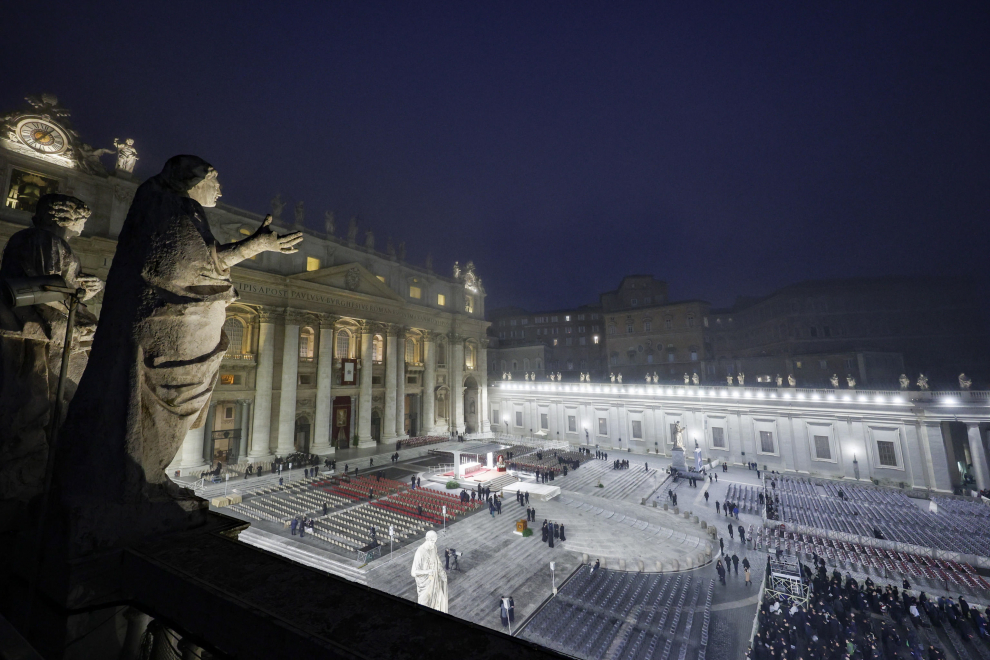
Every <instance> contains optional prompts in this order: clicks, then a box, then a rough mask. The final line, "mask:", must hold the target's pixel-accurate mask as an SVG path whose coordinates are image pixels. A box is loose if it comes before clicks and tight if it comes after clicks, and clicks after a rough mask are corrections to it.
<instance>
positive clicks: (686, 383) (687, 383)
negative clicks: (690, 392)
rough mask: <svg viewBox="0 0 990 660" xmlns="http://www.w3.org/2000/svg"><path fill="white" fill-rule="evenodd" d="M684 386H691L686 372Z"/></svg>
mask: <svg viewBox="0 0 990 660" xmlns="http://www.w3.org/2000/svg"><path fill="white" fill-rule="evenodd" d="M684 384H685V385H690V384H691V377H690V376H688V375H687V372H686V371H685V372H684Z"/></svg>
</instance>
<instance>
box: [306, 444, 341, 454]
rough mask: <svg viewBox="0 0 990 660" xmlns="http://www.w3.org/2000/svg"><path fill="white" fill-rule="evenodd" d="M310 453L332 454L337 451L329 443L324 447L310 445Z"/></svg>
mask: <svg viewBox="0 0 990 660" xmlns="http://www.w3.org/2000/svg"><path fill="white" fill-rule="evenodd" d="M309 451H310V453H311V454H316V455H317V456H333V455H334V454H336V453H337V448H336V447H332V446H331V445H326V446H325V447H311V448H310V450H309Z"/></svg>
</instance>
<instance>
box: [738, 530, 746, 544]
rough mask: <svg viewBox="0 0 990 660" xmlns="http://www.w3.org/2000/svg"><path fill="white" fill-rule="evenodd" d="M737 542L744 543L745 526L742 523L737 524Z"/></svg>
mask: <svg viewBox="0 0 990 660" xmlns="http://www.w3.org/2000/svg"><path fill="white" fill-rule="evenodd" d="M739 542H740V543H743V544H745V543H746V528H745V527H743V526H742V525H739Z"/></svg>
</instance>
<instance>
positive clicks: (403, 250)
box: [399, 241, 406, 261]
mask: <svg viewBox="0 0 990 660" xmlns="http://www.w3.org/2000/svg"><path fill="white" fill-rule="evenodd" d="M405 260H406V242H405V241H399V261H405Z"/></svg>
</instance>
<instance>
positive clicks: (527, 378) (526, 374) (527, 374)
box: [524, 371, 529, 381]
mask: <svg viewBox="0 0 990 660" xmlns="http://www.w3.org/2000/svg"><path fill="white" fill-rule="evenodd" d="M524 375H525V376H526V380H527V381H529V372H528V371H527V372H526V373H525V374H524Z"/></svg>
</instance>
